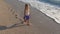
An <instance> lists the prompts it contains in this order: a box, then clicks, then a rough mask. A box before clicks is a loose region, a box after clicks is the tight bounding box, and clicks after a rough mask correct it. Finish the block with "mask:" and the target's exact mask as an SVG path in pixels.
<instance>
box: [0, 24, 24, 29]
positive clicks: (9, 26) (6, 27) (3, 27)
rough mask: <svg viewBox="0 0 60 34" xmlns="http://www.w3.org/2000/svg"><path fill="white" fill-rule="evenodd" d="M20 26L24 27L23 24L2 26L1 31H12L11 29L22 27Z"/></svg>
mask: <svg viewBox="0 0 60 34" xmlns="http://www.w3.org/2000/svg"><path fill="white" fill-rule="evenodd" d="M20 26H24V25H23V24H21V23H17V24H13V25H8V26H0V30H6V29H11V28H14V27H20Z"/></svg>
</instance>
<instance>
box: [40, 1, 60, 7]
mask: <svg viewBox="0 0 60 34" xmlns="http://www.w3.org/2000/svg"><path fill="white" fill-rule="evenodd" d="M39 1H42V2H45V3H49V4H52V5H56V6H58V7H60V1H57V0H56V1H54V0H53V1H50V0H39Z"/></svg>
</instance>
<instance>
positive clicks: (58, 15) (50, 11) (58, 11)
mask: <svg viewBox="0 0 60 34" xmlns="http://www.w3.org/2000/svg"><path fill="white" fill-rule="evenodd" d="M19 1H22V2H25V3H29V4H30V5H31V6H33V7H34V8H36V9H38V10H40V11H41V12H43V13H44V14H46V15H47V16H49V17H51V18H53V19H54V20H55V21H56V22H57V23H59V24H60V8H59V7H56V6H53V5H50V4H48V3H43V2H40V1H37V0H35V1H34V0H29V1H27V0H19Z"/></svg>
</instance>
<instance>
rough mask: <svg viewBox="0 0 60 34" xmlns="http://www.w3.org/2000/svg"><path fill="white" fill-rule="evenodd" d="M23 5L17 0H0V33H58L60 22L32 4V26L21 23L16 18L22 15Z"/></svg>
mask: <svg viewBox="0 0 60 34" xmlns="http://www.w3.org/2000/svg"><path fill="white" fill-rule="evenodd" d="M24 5H25V3H24V2H20V1H18V0H0V34H60V24H57V23H56V22H55V21H54V20H53V19H51V18H50V17H48V16H46V15H45V14H44V13H42V12H40V11H39V10H37V9H36V8H33V7H32V6H30V9H31V18H30V22H31V23H32V26H26V25H22V24H21V21H20V20H19V19H18V18H19V17H23V11H24ZM15 15H18V18H16V16H15ZM7 26H8V27H7Z"/></svg>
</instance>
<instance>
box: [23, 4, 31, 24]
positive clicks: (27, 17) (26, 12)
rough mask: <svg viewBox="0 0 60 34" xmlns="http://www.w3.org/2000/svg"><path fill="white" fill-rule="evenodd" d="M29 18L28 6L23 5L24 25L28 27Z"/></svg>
mask: <svg viewBox="0 0 60 34" xmlns="http://www.w3.org/2000/svg"><path fill="white" fill-rule="evenodd" d="M29 18H30V9H29V4H25V10H24V24H26V25H30V23H29Z"/></svg>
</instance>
